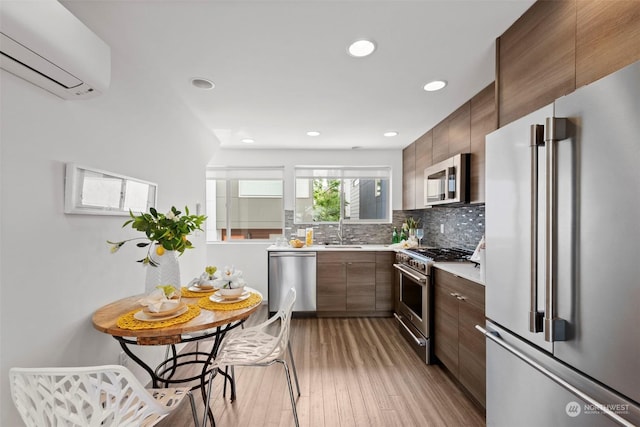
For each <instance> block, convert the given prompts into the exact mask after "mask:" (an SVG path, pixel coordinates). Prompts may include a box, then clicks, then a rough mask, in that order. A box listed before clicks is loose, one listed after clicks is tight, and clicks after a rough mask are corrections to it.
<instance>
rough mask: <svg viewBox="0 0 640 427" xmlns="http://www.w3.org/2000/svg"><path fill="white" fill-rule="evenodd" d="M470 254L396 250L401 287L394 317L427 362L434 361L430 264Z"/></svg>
mask: <svg viewBox="0 0 640 427" xmlns="http://www.w3.org/2000/svg"><path fill="white" fill-rule="evenodd" d="M471 254H472V252H470V251H466V250H463V249H448V248H412V249H402V250H400V251H399V252H398V253H397V254H396V263H395V264H394V265H393V266H394V267H395V268H396V270H397V271H398V274H399V280H398V281H399V284H400V289H399V292H398V300H397V301H396V313H395V317H396V319H397V320H398V323H399V329H400V332H401V333H402V335H403V336H404V337H405V338H406V339H407V341H408V342H409V344H411V346H412V347H413V349H414V350H415V351H416V353H418V355H419V356H420V357H421V358H422V359H423V360H424V361H425V363H427V364H430V363H431V361H432V350H431V347H432V346H431V341H432V331H433V327H432V323H433V314H432V313H433V309H432V301H433V288H432V285H431V279H430V276H431V266H432V265H433V263H434V262H456V261H468V260H469V257H470V256H471Z"/></svg>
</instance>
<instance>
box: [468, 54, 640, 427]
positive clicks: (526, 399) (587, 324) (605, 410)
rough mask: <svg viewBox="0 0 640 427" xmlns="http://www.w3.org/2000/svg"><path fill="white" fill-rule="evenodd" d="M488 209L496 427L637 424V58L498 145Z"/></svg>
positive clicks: (490, 161) (491, 155) (502, 133)
mask: <svg viewBox="0 0 640 427" xmlns="http://www.w3.org/2000/svg"><path fill="white" fill-rule="evenodd" d="M542 84H544V83H542ZM485 213H486V230H485V231H486V317H487V320H486V325H485V328H484V329H486V333H485V335H486V336H487V406H486V409H487V425H488V426H554V427H555V426H581V427H582V426H607V425H640V405H639V402H640V249H639V248H640V62H638V63H635V64H632V65H630V66H627V67H625V68H623V69H622V70H620V71H618V72H616V73H614V74H611V75H609V76H606V77H604V78H602V79H601V80H598V81H596V82H594V83H592V84H589V85H587V86H584V87H582V88H579V89H577V90H576V91H575V92H573V93H571V94H569V95H567V96H564V97H562V98H559V99H557V100H556V101H555V102H554V103H552V104H550V105H547V106H546V107H543V108H541V109H540V110H538V111H535V112H533V113H531V114H529V115H527V116H526V117H523V118H521V119H519V120H517V121H515V122H513V123H510V124H508V125H507V126H505V127H503V128H500V129H498V130H497V131H495V132H493V133H491V134H490V135H488V136H487V139H486V206H485ZM478 329H483V328H482V326H481V325H480V326H479V327H478Z"/></svg>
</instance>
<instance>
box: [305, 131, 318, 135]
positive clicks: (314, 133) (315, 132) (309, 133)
mask: <svg viewBox="0 0 640 427" xmlns="http://www.w3.org/2000/svg"><path fill="white" fill-rule="evenodd" d="M307 135H308V136H319V135H320V132H318V131H317V130H310V131H309V132H307Z"/></svg>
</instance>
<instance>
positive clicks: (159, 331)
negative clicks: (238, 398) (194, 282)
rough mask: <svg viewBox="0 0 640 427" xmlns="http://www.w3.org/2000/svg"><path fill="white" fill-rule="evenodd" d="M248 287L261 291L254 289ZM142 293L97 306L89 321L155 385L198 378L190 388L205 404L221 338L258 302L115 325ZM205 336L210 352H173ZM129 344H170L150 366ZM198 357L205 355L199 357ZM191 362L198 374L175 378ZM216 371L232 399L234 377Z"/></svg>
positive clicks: (135, 306)
mask: <svg viewBox="0 0 640 427" xmlns="http://www.w3.org/2000/svg"><path fill="white" fill-rule="evenodd" d="M248 290H250V291H251V292H253V293H257V294H260V293H259V292H258V291H256V290H255V289H248ZM144 296H145V294H140V295H134V296H131V297H127V298H123V299H121V300H118V301H115V302H112V303H110V304H107V305H105V306H103V307H100V308H99V309H98V310H96V312H95V313H94V314H93V318H92V321H93V326H94V328H96V329H97V330H99V331H100V332H104V333H105V334H109V335H111V336H112V337H113V338H115V339H116V340H118V342H120V346H121V347H122V350H123V351H124V352H125V353H126V354H127V355H128V356H129V357H130V358H131V359H132V360H133V361H135V362H136V363H137V364H138V365H140V366H141V367H142V368H143V369H144V370H145V371H146V372H147V373H149V376H150V377H151V381H152V383H153V387H154V388H157V387H159V386H160V384H162V385H164V386H168V385H169V384H177V383H181V384H184V383H188V382H193V381H195V380H198V381H199V384H198V385H196V386H193V387H192V389H196V388H198V387H199V388H200V390H201V391H202V399H203V401H204V402H205V403H206V399H207V398H208V397H207V396H206V387H205V386H206V384H207V378H208V377H209V375H210V372H211V369H210V368H209V366H210V364H211V361H212V360H213V359H214V358H215V356H216V354H217V352H218V349H219V347H220V343H221V342H222V339H223V338H224V336H225V334H226V333H227V332H229V331H230V330H232V329H234V328H236V327H238V326H240V325H241V324H242V323H243V322H244V321H245V320H246V319H247V318H248V317H249V316H250V315H251V314H252V313H254V312H255V311H256V310H258V308H259V307H260V303H258V304H254V305H253V306H251V307H248V308H241V309H237V310H207V309H204V308H201V309H200V314H199V315H198V316H197V317H195V318H193V319H191V320H189V321H187V322H184V323H179V324H176V325H171V326H166V327H161V328H153V329H135V330H132V329H123V328H120V327H119V326H118V325H117V320H118V318H119V317H120V316H122V315H124V314H127V313H129V312H131V311H133V310H136V309H140V308H142V307H141V306H140V303H139V302H138V301H139V300H140V299H141V298H143V297H144ZM260 297H261V301H262V295H260ZM200 298H201V297H198V298H186V297H182V300H183V301H184V302H186V303H187V304H192V305H197V304H198V300H199V299H200ZM206 339H213V340H214V344H213V348H212V350H211V352H206V353H205V352H202V351H198V350H196V351H195V352H187V353H181V354H178V353H177V351H176V348H175V345H176V344H180V343H188V342H193V341H200V340H206ZM130 345H169V346H170V348H171V355H170V356H168V357H167V360H165V361H163V362H162V363H160V364H159V365H158V366H157V367H156V368H155V369H153V368H152V367H150V366H149V365H148V364H146V363H145V362H144V361H143V360H141V359H140V358H139V357H138V356H136V355H135V353H133V352H132V351H131V349H130V348H129V346H130ZM199 356H204V357H203V358H202V359H201V358H199ZM191 364H200V365H202V370H201V372H200V374H198V375H197V376H192V377H186V378H174V374H175V373H176V370H177V368H178V367H180V366H185V365H191ZM218 372H219V373H221V374H222V375H224V376H225V384H226V380H227V379H228V380H230V383H231V400H234V399H235V384H234V382H233V379H232V378H231V377H229V376H228V375H227V373H225V372H224V371H221V370H218ZM225 389H226V387H225ZM209 417H210V418H211V421H212V424H213V415H212V413H211V412H209Z"/></svg>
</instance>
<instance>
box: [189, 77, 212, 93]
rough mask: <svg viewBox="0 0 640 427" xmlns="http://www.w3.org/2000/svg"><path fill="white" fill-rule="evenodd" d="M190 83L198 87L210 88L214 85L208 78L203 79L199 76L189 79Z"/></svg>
mask: <svg viewBox="0 0 640 427" xmlns="http://www.w3.org/2000/svg"><path fill="white" fill-rule="evenodd" d="M191 84H192V85H194V86H195V87H197V88H198V89H204V90H211V89H213V88H214V87H216V85H215V84H214V83H213V82H212V81H211V80H208V79H203V78H201V77H194V78H192V79H191Z"/></svg>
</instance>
